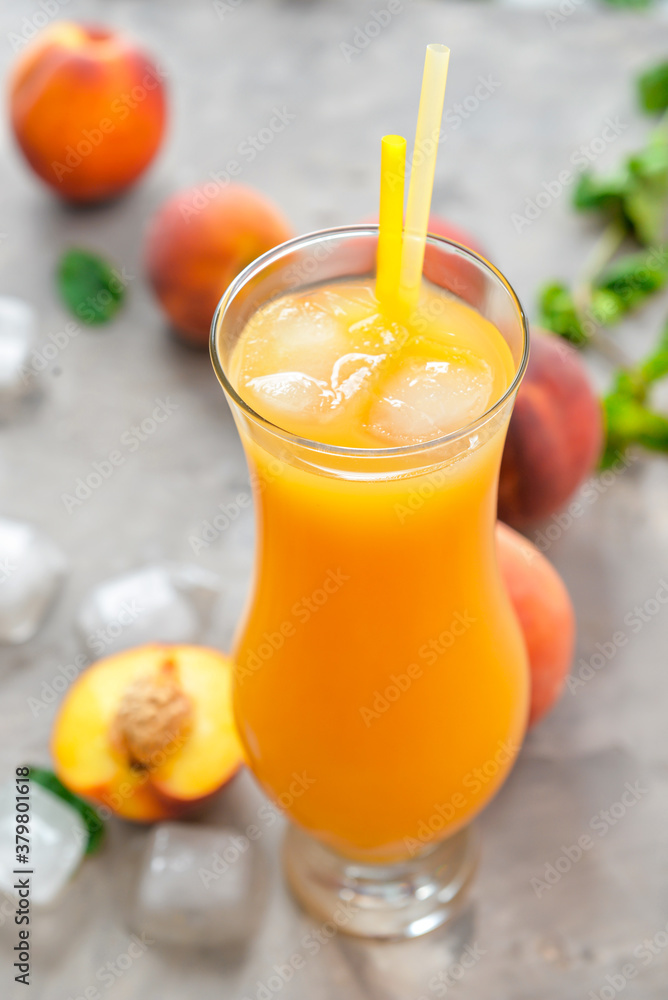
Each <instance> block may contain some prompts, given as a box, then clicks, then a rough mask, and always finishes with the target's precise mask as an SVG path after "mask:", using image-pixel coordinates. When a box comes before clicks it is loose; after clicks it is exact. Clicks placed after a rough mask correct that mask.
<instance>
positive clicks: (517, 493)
mask: <svg viewBox="0 0 668 1000" xmlns="http://www.w3.org/2000/svg"><path fill="white" fill-rule="evenodd" d="M602 447H603V414H602V409H601V403H600V400H599V399H598V397H597V395H596V393H595V392H594V389H593V388H592V385H591V382H590V380H589V375H588V373H587V369H586V368H585V365H584V362H583V361H582V359H581V357H580V355H579V354H578V352H577V351H576V350H575V348H574V347H571V345H570V344H567V343H566V342H565V341H564V340H562V339H561V337H558V336H557V335H556V334H552V333H546V332H543V331H542V330H536V329H533V330H532V331H531V354H530V357H529V364H528V367H527V370H526V375H525V376H524V381H523V382H522V384H521V386H520V389H519V392H518V394H517V401H516V403H515V409H514V411H513V415H512V417H511V419H510V425H509V427H508V436H507V438H506V444H505V448H504V452H503V461H502V463H501V479H500V482H499V517H500V518H501V520H502V521H505V522H506V523H507V524H512V525H514V526H515V527H522V526H524V525H528V524H531V523H532V522H535V521H538V520H540V519H541V518H544V517H549V515H550V514H553V513H555V511H558V510H559V509H560V508H561V507H562V506H563V505H564V504H565V502H566V501H567V500H568V498H569V497H570V496H571V494H572V493H573V492H574V491H575V490H576V489H577V488H578V486H580V485H581V483H582V482H583V481H584V480H585V479H586V477H587V476H589V475H590V474H591V473H592V471H593V469H594V466H595V465H596V462H597V460H598V458H599V456H600V454H601V449H602Z"/></svg>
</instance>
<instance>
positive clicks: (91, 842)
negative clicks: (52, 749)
mask: <svg viewBox="0 0 668 1000" xmlns="http://www.w3.org/2000/svg"><path fill="white" fill-rule="evenodd" d="M30 780H31V781H35V782H37V784H38V785H41V786H42V788H46V789H47V791H49V792H52V793H53V794H54V795H57V796H58V798H60V799H62V800H63V801H64V802H67V804H68V805H69V806H71V807H72V808H73V809H76V811H77V812H78V813H79V815H80V816H81V818H82V820H83V821H84V824H85V826H86V830H87V831H88V844H87V845H86V854H94V853H95V851H97V850H98V848H99V847H100V846H101V844H102V841H103V840H104V833H105V830H104V823H103V822H102V820H101V819H100V817H99V816H98V814H97V811H96V810H95V809H93V807H92V806H91V805H89V804H88V803H87V802H84V800H83V799H80V798H79V796H78V795H75V794H74V793H73V792H71V791H70V790H69V788H66V787H65V785H64V784H63V783H62V781H61V780H60V778H58V777H56V775H55V774H54V773H53V771H47V770H46V769H44V768H41V767H33V766H32V765H30Z"/></svg>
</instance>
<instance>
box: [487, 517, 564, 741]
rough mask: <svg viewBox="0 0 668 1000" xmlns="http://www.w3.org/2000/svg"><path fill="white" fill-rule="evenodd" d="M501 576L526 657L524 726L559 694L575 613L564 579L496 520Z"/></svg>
mask: <svg viewBox="0 0 668 1000" xmlns="http://www.w3.org/2000/svg"><path fill="white" fill-rule="evenodd" d="M496 550H497V556H498V559H499V568H500V570H501V576H502V578H503V581H504V583H505V585H506V589H507V591H508V594H509V596H510V600H511V602H512V605H513V607H514V609H515V614H516V615H517V618H518V620H519V623H520V626H521V629H522V633H523V635H524V641H525V643H526V647H527V653H528V655H529V670H530V673H531V702H530V709H529V725H530V726H531V725H533V724H534V723H536V722H538V720H539V719H541V718H542V717H543V716H544V715H545V714H546V713H547V712H548V711H549V710H550V709H551V708H552V706H553V705H554V704H555V702H556V701H557V700H558V698H559V695H560V694H561V692H562V689H563V686H564V683H565V680H566V677H567V675H568V672H569V670H570V668H571V663H572V661H573V649H574V645H575V612H574V610H573V604H572V601H571V599H570V596H569V593H568V591H567V589H566V585H565V583H564V581H563V580H562V579H561V577H560V576H559V574H558V573H557V571H556V569H555V568H554V566H553V565H552V563H550V562H549V561H548V560H547V559H546V558H545V556H544V555H543V554H542V553H541V552H539V550H538V549H537V548H536V546H535V545H533V544H532V543H531V542H530V541H528V540H527V539H526V538H524V536H523V535H520V534H519V533H518V532H517V531H513V529H512V528H509V527H508V526H507V525H505V524H503V523H502V522H501V521H499V522H497V525H496Z"/></svg>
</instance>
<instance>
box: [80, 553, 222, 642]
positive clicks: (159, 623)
mask: <svg viewBox="0 0 668 1000" xmlns="http://www.w3.org/2000/svg"><path fill="white" fill-rule="evenodd" d="M220 595H221V581H220V578H219V577H218V576H216V574H215V573H210V572H209V571H208V570H205V569H202V568H201V567H199V566H191V565H187V564H186V565H172V564H164V565H156V566H146V567H144V568H142V569H138V570H134V571H133V572H131V573H124V574H122V575H121V576H116V577H113V578H112V579H110V580H106V581H104V582H103V583H101V584H99V585H98V586H97V587H96V588H95V589H94V590H93V591H92V593H91V594H90V595H89V596H88V598H87V599H86V600H85V602H84V604H83V605H82V607H81V608H80V610H79V614H78V615H77V619H76V625H77V629H78V631H79V633H80V635H81V637H82V639H83V641H84V643H85V645H86V646H87V647H88V649H89V650H90V651H91V652H92V653H93V654H95V655H96V656H107V655H109V654H111V653H115V652H118V651H119V650H121V649H127V648H128V647H129V646H135V645H140V644H142V643H145V642H183V643H188V642H196V641H198V640H199V639H200V638H201V636H202V633H203V631H204V629H205V628H206V626H207V625H208V623H209V620H210V618H211V613H212V611H213V608H214V606H215V604H216V602H217V600H218V599H219V598H220Z"/></svg>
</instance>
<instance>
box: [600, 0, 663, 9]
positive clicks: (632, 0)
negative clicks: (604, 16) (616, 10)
mask: <svg viewBox="0 0 668 1000" xmlns="http://www.w3.org/2000/svg"><path fill="white" fill-rule="evenodd" d="M606 2H607V3H609V4H610V6H611V7H629V8H631V9H634V8H636V9H637V8H644V7H650V6H651V5H652V3H653V0H606Z"/></svg>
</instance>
